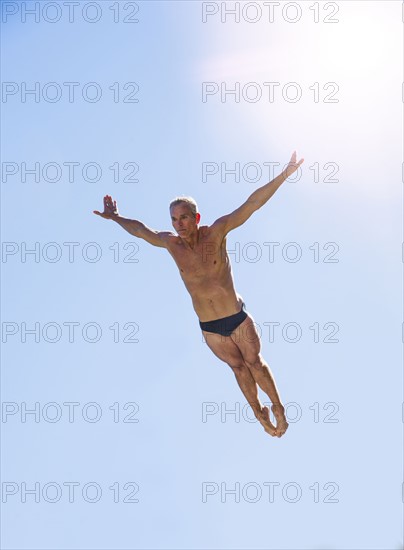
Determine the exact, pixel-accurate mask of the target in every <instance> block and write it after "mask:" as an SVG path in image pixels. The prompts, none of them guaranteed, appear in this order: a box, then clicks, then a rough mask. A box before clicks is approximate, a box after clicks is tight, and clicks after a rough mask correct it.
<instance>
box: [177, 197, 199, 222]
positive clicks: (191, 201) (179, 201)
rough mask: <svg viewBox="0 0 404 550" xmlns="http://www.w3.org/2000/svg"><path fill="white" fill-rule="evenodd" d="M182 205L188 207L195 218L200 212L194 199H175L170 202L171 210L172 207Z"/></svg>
mask: <svg viewBox="0 0 404 550" xmlns="http://www.w3.org/2000/svg"><path fill="white" fill-rule="evenodd" d="M182 203H184V204H187V205H188V207H189V209H190V210H191V212H192V215H193V217H194V218H195V217H196V214H197V212H198V205H197V204H196V201H195V199H193V198H192V197H175V199H173V200H172V201H171V202H170V210H171V207H172V206H177V205H178V204H182Z"/></svg>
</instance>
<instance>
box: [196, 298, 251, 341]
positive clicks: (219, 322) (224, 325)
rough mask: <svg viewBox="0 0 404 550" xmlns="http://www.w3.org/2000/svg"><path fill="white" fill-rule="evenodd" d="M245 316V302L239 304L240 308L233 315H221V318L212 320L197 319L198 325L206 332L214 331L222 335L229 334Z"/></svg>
mask: <svg viewBox="0 0 404 550" xmlns="http://www.w3.org/2000/svg"><path fill="white" fill-rule="evenodd" d="M246 317H247V312H246V310H245V303H244V302H243V303H242V304H241V309H240V311H239V312H238V313H235V314H234V315H229V316H228V317H223V318H222V319H214V320H213V321H204V322H201V321H199V326H200V327H201V329H202V330H206V332H214V333H215V334H221V335H222V336H230V334H231V333H232V332H233V331H234V330H236V328H237V327H238V326H239V325H241V323H242V322H243V321H244V319H245V318H246Z"/></svg>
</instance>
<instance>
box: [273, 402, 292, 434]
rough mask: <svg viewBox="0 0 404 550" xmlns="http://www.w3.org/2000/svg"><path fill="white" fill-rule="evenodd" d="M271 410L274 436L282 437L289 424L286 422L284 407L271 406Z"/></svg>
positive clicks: (279, 405) (278, 404)
mask: <svg viewBox="0 0 404 550" xmlns="http://www.w3.org/2000/svg"><path fill="white" fill-rule="evenodd" d="M271 410H272V412H273V413H274V416H275V420H276V434H275V435H277V436H278V437H282V436H283V434H284V433H285V432H286V430H287V429H288V426H289V424H288V423H287V421H286V416H285V407H284V406H283V405H281V404H280V403H277V404H276V405H272V406H271Z"/></svg>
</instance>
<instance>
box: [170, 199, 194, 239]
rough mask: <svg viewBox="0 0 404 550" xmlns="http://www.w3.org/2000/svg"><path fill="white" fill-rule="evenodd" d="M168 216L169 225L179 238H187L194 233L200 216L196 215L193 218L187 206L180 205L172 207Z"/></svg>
mask: <svg viewBox="0 0 404 550" xmlns="http://www.w3.org/2000/svg"><path fill="white" fill-rule="evenodd" d="M170 214H171V223H172V225H173V227H174V229H175V230H176V232H177V233H178V235H179V236H180V237H183V238H187V237H189V236H190V235H192V234H193V233H194V232H195V231H196V229H197V225H198V223H199V219H200V214H199V213H197V214H196V217H195V218H194V216H193V215H192V212H191V209H190V208H189V206H188V205H187V204H184V203H182V204H177V205H176V206H172V207H171V209H170Z"/></svg>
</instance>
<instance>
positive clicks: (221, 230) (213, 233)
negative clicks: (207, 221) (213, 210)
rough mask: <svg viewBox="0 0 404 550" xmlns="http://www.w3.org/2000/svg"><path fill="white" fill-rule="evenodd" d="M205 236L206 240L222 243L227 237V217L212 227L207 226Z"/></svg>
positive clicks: (214, 223) (217, 221) (219, 219)
mask: <svg viewBox="0 0 404 550" xmlns="http://www.w3.org/2000/svg"><path fill="white" fill-rule="evenodd" d="M201 229H202V228H201ZM204 235H205V236H206V238H209V239H212V240H220V241H222V240H223V239H224V238H225V237H226V216H223V217H222V218H218V219H217V220H216V221H215V222H213V223H212V225H209V226H207V225H206V226H205V233H204Z"/></svg>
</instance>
